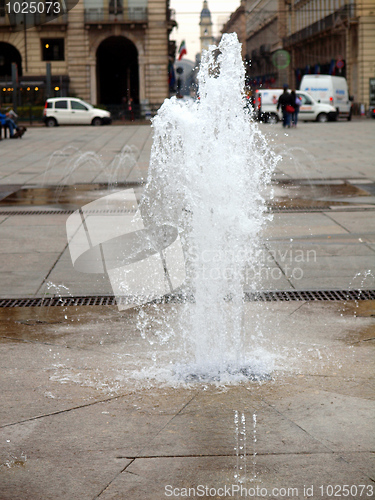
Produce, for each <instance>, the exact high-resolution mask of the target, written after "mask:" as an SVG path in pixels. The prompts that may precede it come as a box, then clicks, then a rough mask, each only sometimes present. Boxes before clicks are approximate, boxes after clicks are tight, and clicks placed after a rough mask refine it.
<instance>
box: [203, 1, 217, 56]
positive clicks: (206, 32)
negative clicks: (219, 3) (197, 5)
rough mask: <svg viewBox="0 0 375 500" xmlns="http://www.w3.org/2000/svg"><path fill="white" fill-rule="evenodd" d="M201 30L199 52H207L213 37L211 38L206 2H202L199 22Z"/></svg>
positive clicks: (210, 23) (210, 24)
mask: <svg viewBox="0 0 375 500" xmlns="http://www.w3.org/2000/svg"><path fill="white" fill-rule="evenodd" d="M199 26H200V29H201V36H200V39H201V52H202V50H207V49H208V46H209V45H212V44H213V43H214V37H213V36H212V21H211V12H210V11H209V9H208V3H207V0H204V2H203V9H202V11H201V20H200V22H199Z"/></svg>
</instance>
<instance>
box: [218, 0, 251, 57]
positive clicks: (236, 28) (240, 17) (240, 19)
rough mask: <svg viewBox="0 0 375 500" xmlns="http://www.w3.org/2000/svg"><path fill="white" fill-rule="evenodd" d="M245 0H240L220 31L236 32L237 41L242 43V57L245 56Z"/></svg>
mask: <svg viewBox="0 0 375 500" xmlns="http://www.w3.org/2000/svg"><path fill="white" fill-rule="evenodd" d="M245 5H246V0H241V5H240V6H239V7H238V9H237V10H235V11H234V12H233V14H231V16H230V18H229V19H228V21H227V22H226V23H225V24H224V26H223V29H222V30H221V33H236V34H237V38H238V40H239V42H240V43H241V44H242V49H241V53H242V58H243V59H245V58H246V54H247V51H246V15H245Z"/></svg>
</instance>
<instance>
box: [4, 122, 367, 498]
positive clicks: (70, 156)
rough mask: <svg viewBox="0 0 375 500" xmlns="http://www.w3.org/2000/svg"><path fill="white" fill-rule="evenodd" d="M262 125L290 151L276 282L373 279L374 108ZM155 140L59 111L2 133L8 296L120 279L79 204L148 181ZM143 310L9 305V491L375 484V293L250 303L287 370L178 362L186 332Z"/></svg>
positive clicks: (315, 285) (122, 493)
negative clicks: (245, 370)
mask: <svg viewBox="0 0 375 500" xmlns="http://www.w3.org/2000/svg"><path fill="white" fill-rule="evenodd" d="M261 128H262V130H263V131H264V132H265V134H266V135H268V136H269V139H270V141H271V143H272V144H273V146H274V148H275V149H276V151H277V152H278V153H280V154H281V155H282V157H283V160H282V162H281V163H280V164H279V167H278V170H277V171H276V173H275V175H274V179H273V188H274V197H273V198H271V194H270V193H268V206H269V209H270V211H271V212H273V220H272V221H270V223H269V224H268V226H267V228H266V229H265V231H264V234H263V249H264V253H263V255H261V256H260V258H259V269H258V270H257V272H258V274H259V276H256V278H257V279H258V281H260V282H261V288H262V289H263V290H334V289H341V290H350V289H361V288H362V289H374V288H375V283H374V267H375V266H374V263H375V169H374V163H373V157H374V154H373V153H374V149H373V147H372V142H373V137H374V132H375V120H372V121H370V120H362V121H360V120H358V121H357V120H354V121H353V122H351V123H344V122H339V123H328V124H315V123H314V124H312V123H311V124H310V123H309V124H301V125H300V126H299V127H298V129H296V130H293V129H291V130H290V131H288V133H287V134H285V133H284V132H283V131H282V129H281V127H277V126H270V125H261ZM151 139H152V129H151V128H150V127H149V126H139V127H138V126H128V127H104V128H94V127H79V128H73V127H60V128H58V129H52V130H50V129H40V128H35V129H29V130H28V132H27V134H25V136H24V138H23V139H22V141H18V142H17V144H16V146H17V148H15V147H14V146H15V144H14V143H12V141H3V142H2V144H1V147H2V159H1V160H0V253H1V257H2V259H1V262H0V273H1V282H0V298H12V297H14V298H25V297H43V296H60V295H61V296H82V295H87V296H92V295H94V296H95V295H112V294H113V291H112V288H111V285H110V282H109V280H108V278H107V276H106V275H104V274H103V275H100V274H99V275H98V274H96V275H93V274H83V273H78V272H77V271H76V270H75V269H74V268H73V265H72V263H71V258H70V255H69V249H68V246H67V237H66V229H65V225H66V220H67V218H68V217H69V215H70V214H71V213H72V211H74V210H77V209H79V208H81V207H82V206H84V205H86V204H87V203H90V202H92V201H95V200H96V199H98V198H100V197H102V196H106V195H107V194H112V193H115V192H116V191H118V190H121V189H124V188H127V187H134V188H135V190H136V192H137V194H138V195H139V196H140V194H141V192H142V189H143V187H142V182H143V181H144V179H145V178H146V174H147V166H148V159H149V155H150V148H151ZM126 146H134V147H133V148H132V149H131V151H130V152H129V150H125V153H126V154H125V153H124V147H126ZM82 153H83V154H86V156H85V159H84V160H82V159H80V158H81V156H80V155H81V154H82ZM88 153H90V154H88ZM122 153H123V157H122V163H121V162H120V163H119V155H121V154H122ZM130 153H131V154H130ZM124 155H125V156H124ZM134 160H136V163H135V162H134ZM119 210H120V212H121V207H119ZM248 278H249V280H248V283H247V284H246V285H245V291H246V290H251V283H252V279H253V278H254V276H251V275H249V276H248ZM182 307H183V305H178V304H177V305H173V304H170V305H168V304H165V305H163V306H161V307H160V308H159V309H158V308H156V309H153V308H151V316H152V317H154V320H155V324H158V323H157V321H158V318H162V317H165V315H167V314H169V313H170V311H172V310H176V311H177V314H179V313H180V311H182V309H181V308H182ZM138 313H139V309H137V308H132V309H129V310H127V311H123V312H121V313H120V312H119V311H118V309H117V308H116V307H115V306H87V307H74V306H70V307H65V306H64V307H63V306H60V307H14V308H0V357H1V366H2V370H1V375H0V381H1V387H2V404H1V408H0V485H1V487H0V499H1V500H18V499H22V500H23V499H25V498H26V499H28V500H44V499H46V500H47V499H52V498H53V499H54V500H57V499H69V500H71V499H79V500H85V499H96V498H100V499H123V500H158V499H163V498H168V497H171V498H176V497H183V496H185V498H222V497H223V495H222V494H221V493H222V491H221V490H220V488H224V487H225V486H226V487H227V488H229V490H227V491H230V492H231V493H233V494H232V495H231V496H230V495H229V494H228V495H227V497H228V498H241V496H239V495H238V490H236V488H237V487H240V486H243V487H245V488H246V489H247V490H248V495H247V498H249V497H250V498H262V497H265V496H266V497H268V498H273V499H277V498H282V497H283V498H299V499H303V498H313V499H328V498H332V497H333V496H334V494H335V493H336V494H337V495H336V496H340V495H341V496H346V497H348V498H373V497H374V493H373V492H374V489H373V488H374V486H375V463H374V449H375V447H374V445H375V443H374V436H375V432H374V430H375V427H374V419H373V415H374V355H373V346H374V338H375V335H374V334H375V320H374V318H375V306H374V301H359V302H356V301H337V302H332V303H331V302H330V303H328V302H308V301H299V302H298V301H291V302H274V303H254V302H250V303H247V304H246V308H245V317H244V324H245V328H246V332H247V333H246V334H247V335H248V337H249V343H250V345H252V343H254V345H253V350H254V352H255V353H256V352H258V351H259V352H262V353H264V356H265V358H266V359H267V360H268V361H269V362H270V366H271V365H272V366H273V368H272V370H271V372H272V377H271V379H269V380H267V379H264V380H263V382H262V383H255V382H249V381H247V382H242V383H240V384H236V385H232V386H231V385H228V386H220V385H219V386H217V385H215V384H190V385H189V384H188V385H186V384H184V383H182V382H181V380H180V379H178V378H174V375H173V364H174V363H175V361H176V360H178V359H180V357H181V352H180V351H179V350H180V349H181V345H182V344H183V342H180V341H181V339H178V338H175V339H172V340H171V341H170V342H167V343H163V342H160V339H158V338H157V337H156V336H155V335H154V334H153V333H150V332H149V333H147V334H146V335H144V336H142V335H141V334H140V331H139V324H138V323H139V316H138ZM255 325H257V326H255ZM257 328H258V329H260V330H261V331H262V336H261V337H257V336H255V340H254V331H255V330H256V329H257ZM254 355H255V354H254ZM270 360H273V361H272V363H274V364H272V363H271V361H270ZM236 415H237V416H236ZM236 419H237V420H236ZM236 422H237V423H236ZM238 422H239V423H238ZM241 425H242V427H241ZM241 443H242V445H245V446H246V451H245V450H244V449H241V448H239V446H240V445H241ZM232 485H233V486H234V490H233V489H232ZM345 485H349V492H350V495H349V496H348V495H346V491H347V490H346V489H343V488H344V486H345ZM198 486H202V488H206V487H207V488H209V489H208V490H205V492H204V494H203V495H202V494H201V495H199V496H198V494H197V493H198V491H197V488H198ZM183 488H193V489H195V493H196V494H195V496H194V495H193V493H194V491H193V490H191V491H190V495H188V494H185V493H186V492H188V490H183ZM210 488H211V489H210ZM257 488H258V489H257ZM350 488H352V489H351V490H350ZM355 488H357V489H355ZM288 489H290V491H288ZM292 489H293V490H292ZM199 491H202V489H201V490H199ZM223 491H224V490H223ZM243 497H244V498H245V496H244V495H243ZM224 498H225V497H224Z"/></svg>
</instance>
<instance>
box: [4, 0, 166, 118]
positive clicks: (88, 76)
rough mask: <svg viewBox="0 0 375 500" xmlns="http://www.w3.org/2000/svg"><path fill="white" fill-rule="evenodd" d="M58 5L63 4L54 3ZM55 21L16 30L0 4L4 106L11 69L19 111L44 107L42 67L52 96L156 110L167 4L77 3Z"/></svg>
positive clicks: (160, 0)
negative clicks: (14, 71)
mask: <svg viewBox="0 0 375 500" xmlns="http://www.w3.org/2000/svg"><path fill="white" fill-rule="evenodd" d="M59 1H60V4H64V3H65V2H62V0H59ZM75 3H76V6H75V7H74V8H72V9H71V10H70V11H68V12H66V13H65V14H63V15H62V16H60V17H58V18H56V19H53V20H52V21H50V22H45V23H43V24H40V25H38V26H37V27H33V28H29V29H27V30H23V31H22V30H19V29H16V27H15V26H14V25H12V19H11V18H10V16H8V15H7V13H6V12H5V9H4V8H1V7H2V5H1V2H0V86H1V101H2V103H6V102H7V101H8V102H11V100H9V99H10V95H9V91H10V90H11V88H10V86H11V76H10V75H11V73H10V67H11V63H12V62H15V63H16V64H17V68H18V83H19V84H18V86H19V103H20V104H24V103H33V104H38V103H41V102H43V101H44V98H45V89H46V63H47V62H49V63H51V74H52V96H66V95H71V96H77V97H80V98H82V99H84V100H87V101H89V102H91V103H92V104H94V105H108V106H111V105H112V106H121V105H122V104H123V103H124V102H125V101H126V100H128V99H130V98H131V99H133V102H134V103H135V104H136V105H139V107H140V109H141V110H142V109H146V108H151V109H152V108H154V109H156V108H158V107H159V106H160V105H161V103H162V102H163V100H164V99H165V98H167V97H168V96H169V88H168V50H169V34H170V32H171V30H172V29H173V27H174V26H175V25H176V23H175V21H174V20H173V18H172V16H171V10H170V9H169V0H78V2H75Z"/></svg>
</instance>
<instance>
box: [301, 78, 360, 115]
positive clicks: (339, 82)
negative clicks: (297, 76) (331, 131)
mask: <svg viewBox="0 0 375 500" xmlns="http://www.w3.org/2000/svg"><path fill="white" fill-rule="evenodd" d="M300 90H303V91H305V92H308V93H309V94H310V95H311V96H313V98H314V99H315V100H316V101H317V102H319V103H323V104H330V105H331V106H334V107H335V108H336V110H337V116H340V117H344V118H347V120H348V121H349V120H351V119H352V102H351V101H352V100H353V98H352V97H350V96H349V91H348V84H347V81H346V79H345V78H344V77H343V76H332V75H304V76H303V77H302V80H301V85H300Z"/></svg>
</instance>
